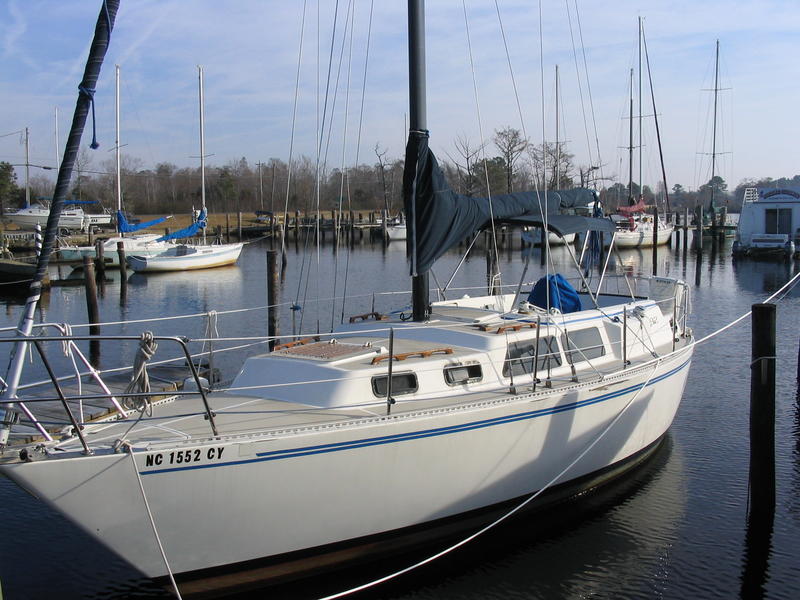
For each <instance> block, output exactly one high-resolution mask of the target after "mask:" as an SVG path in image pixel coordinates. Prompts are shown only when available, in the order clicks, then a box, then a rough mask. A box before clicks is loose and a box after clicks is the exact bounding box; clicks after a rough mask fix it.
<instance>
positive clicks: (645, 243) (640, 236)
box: [614, 225, 673, 248]
mask: <svg viewBox="0 0 800 600" xmlns="http://www.w3.org/2000/svg"><path fill="white" fill-rule="evenodd" d="M672 231H673V226H672V225H665V226H663V227H659V228H658V235H657V239H656V245H658V246H661V245H663V244H666V243H667V242H669V239H670V237H671V236H672ZM614 246H616V247H617V248H649V247H652V246H653V230H652V229H649V230H644V231H617V232H616V233H615V234H614Z"/></svg>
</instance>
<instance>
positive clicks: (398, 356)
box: [372, 348, 453, 365]
mask: <svg viewBox="0 0 800 600" xmlns="http://www.w3.org/2000/svg"><path fill="white" fill-rule="evenodd" d="M452 353H453V349H452V348H434V349H433V350H416V351H414V352H403V353H401V354H395V355H393V356H392V357H391V358H393V359H394V360H405V359H407V358H411V357H414V356H418V357H419V358H428V357H429V356H430V355H432V354H452ZM387 358H389V355H388V354H385V355H384V356H376V357H375V358H373V359H372V364H373V365H377V364H378V363H379V362H381V361H382V360H386V359H387Z"/></svg>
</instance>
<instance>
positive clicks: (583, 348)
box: [561, 327, 606, 364]
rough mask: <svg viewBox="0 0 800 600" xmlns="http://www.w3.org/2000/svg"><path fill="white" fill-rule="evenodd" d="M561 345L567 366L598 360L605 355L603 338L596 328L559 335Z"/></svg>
mask: <svg viewBox="0 0 800 600" xmlns="http://www.w3.org/2000/svg"><path fill="white" fill-rule="evenodd" d="M561 344H562V345H563V346H564V353H565V354H566V355H567V362H568V363H569V364H573V363H577V362H581V361H584V360H591V359H593V358H598V357H600V356H603V355H604V354H605V353H606V348H605V345H604V344H603V338H602V337H600V330H599V329H597V327H591V328H589V329H577V330H575V331H567V332H566V333H562V334H561Z"/></svg>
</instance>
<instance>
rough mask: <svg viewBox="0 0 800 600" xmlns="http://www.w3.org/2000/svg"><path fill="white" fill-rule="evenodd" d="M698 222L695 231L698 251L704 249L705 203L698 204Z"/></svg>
mask: <svg viewBox="0 0 800 600" xmlns="http://www.w3.org/2000/svg"><path fill="white" fill-rule="evenodd" d="M696 217H697V222H696V223H695V231H694V237H695V240H694V243H695V245H696V246H697V251H698V252H702V250H703V205H702V204H700V205H698V206H697V213H696Z"/></svg>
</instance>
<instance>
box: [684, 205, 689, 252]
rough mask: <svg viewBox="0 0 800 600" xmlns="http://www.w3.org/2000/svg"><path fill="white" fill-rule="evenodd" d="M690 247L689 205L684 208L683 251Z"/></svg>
mask: <svg viewBox="0 0 800 600" xmlns="http://www.w3.org/2000/svg"><path fill="white" fill-rule="evenodd" d="M688 249H689V207H688V206H687V207H685V208H684V209H683V253H684V254H686V251H687V250H688Z"/></svg>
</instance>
